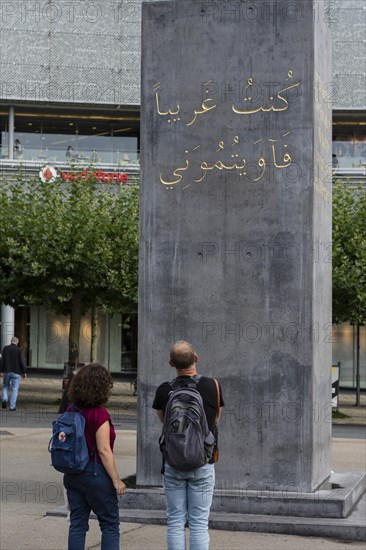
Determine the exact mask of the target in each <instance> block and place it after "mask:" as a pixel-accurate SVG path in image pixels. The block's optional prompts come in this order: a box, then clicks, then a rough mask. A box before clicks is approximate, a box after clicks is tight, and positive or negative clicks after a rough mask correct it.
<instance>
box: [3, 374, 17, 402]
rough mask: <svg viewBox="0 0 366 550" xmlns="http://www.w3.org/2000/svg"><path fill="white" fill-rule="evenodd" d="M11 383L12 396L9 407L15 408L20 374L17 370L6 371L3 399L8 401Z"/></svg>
mask: <svg viewBox="0 0 366 550" xmlns="http://www.w3.org/2000/svg"><path fill="white" fill-rule="evenodd" d="M10 384H11V397H10V403H9V409H15V407H16V404H17V399H18V391H19V384H20V374H17V373H16V372H4V377H3V393H2V399H1V400H2V401H8V392H9V386H10Z"/></svg>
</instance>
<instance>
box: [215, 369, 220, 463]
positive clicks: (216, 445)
mask: <svg viewBox="0 0 366 550" xmlns="http://www.w3.org/2000/svg"><path fill="white" fill-rule="evenodd" d="M213 381H214V382H215V386H216V393H217V412H216V422H215V446H214V452H213V461H214V462H217V461H218V460H219V426H218V421H219V417H220V388H219V383H218V381H217V379H216V378H214V379H213Z"/></svg>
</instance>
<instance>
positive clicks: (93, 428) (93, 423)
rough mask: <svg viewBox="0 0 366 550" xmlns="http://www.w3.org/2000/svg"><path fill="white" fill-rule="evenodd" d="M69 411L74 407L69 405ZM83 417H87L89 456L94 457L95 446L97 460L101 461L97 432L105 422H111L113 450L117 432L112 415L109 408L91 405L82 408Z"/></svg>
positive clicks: (86, 430) (110, 440) (86, 437)
mask: <svg viewBox="0 0 366 550" xmlns="http://www.w3.org/2000/svg"><path fill="white" fill-rule="evenodd" d="M66 410H67V411H69V410H72V407H71V406H70V405H69V406H68V407H67V409H66ZM82 414H83V417H84V418H85V439H86V443H87V445H88V449H89V456H90V458H92V452H93V449H94V448H95V450H96V453H97V462H99V463H101V460H100V458H99V454H98V451H97V444H96V438H95V434H96V433H97V431H98V429H99V428H100V427H101V426H102V424H104V422H106V421H108V422H109V427H110V429H109V442H110V446H111V449H112V451H113V446H114V440H115V439H116V432H115V429H114V426H113V424H112V421H111V417H110V414H109V412H108V411H107V409H105V408H104V407H91V408H89V409H82Z"/></svg>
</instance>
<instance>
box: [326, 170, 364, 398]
mask: <svg viewBox="0 0 366 550" xmlns="http://www.w3.org/2000/svg"><path fill="white" fill-rule="evenodd" d="M332 241H333V244H332V250H333V276H332V279H333V322H335V323H341V322H347V321H348V322H350V323H352V324H353V325H356V405H360V403H361V397H360V325H364V324H365V321H366V190H365V189H364V188H362V187H359V188H358V189H354V188H352V187H351V185H350V182H346V183H344V182H342V181H337V182H336V183H335V185H334V186H333V239H332Z"/></svg>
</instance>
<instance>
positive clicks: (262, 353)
mask: <svg viewBox="0 0 366 550" xmlns="http://www.w3.org/2000/svg"><path fill="white" fill-rule="evenodd" d="M321 7H322V2H319V1H316V2H315V1H311V0H308V1H303V0H301V1H294V2H282V1H274V2H269V3H266V2H262V1H259V0H253V1H251V2H237V1H234V0H232V1H231V0H229V1H222V0H214V1H212V2H196V1H194V0H184V1H182V0H176V1H167V2H164V1H163V2H146V3H144V5H143V42H142V64H143V72H142V75H143V76H142V126H141V166H142V172H141V250H140V282H139V293H140V295H139V326H140V329H139V365H138V371H139V390H138V400H139V420H138V422H139V425H138V464H137V483H138V485H140V486H147V487H152V486H155V485H160V483H161V478H160V466H161V457H160V453H159V449H158V443H157V441H158V436H159V432H160V429H161V427H160V424H159V422H158V420H157V418H156V415H155V414H154V412H153V411H152V409H151V405H152V401H153V396H154V392H155V389H156V387H157V385H158V384H160V383H161V382H162V381H164V380H166V379H167V378H170V377H172V375H173V373H172V372H171V371H170V369H169V366H168V364H167V357H168V353H169V347H170V345H171V344H172V342H173V341H174V340H176V339H186V340H188V341H190V342H192V343H193V345H194V346H195V348H196V350H197V353H198V355H199V358H200V360H199V364H198V368H199V371H200V372H201V373H204V374H206V375H215V376H217V377H218V378H219V379H220V381H221V384H222V387H223V391H224V396H225V401H226V407H225V409H224V412H223V415H222V422H221V428H220V462H219V463H218V464H217V470H216V476H217V486H218V487H222V488H225V489H229V490H230V489H243V490H245V489H247V488H250V489H260V490H273V491H283V490H291V491H302V492H304V491H306V492H309V491H312V490H314V489H315V488H317V487H318V486H319V485H320V484H321V483H322V482H323V481H324V480H325V479H326V478H327V477H328V476H329V475H330V472H331V465H330V442H331V410H332V409H331V349H332V346H331V338H330V337H329V335H330V333H331V328H330V327H331V263H330V261H329V257H330V254H329V252H330V243H331V103H330V97H331V94H330V88H329V84H330V82H331V60H330V38H329V35H328V29H327V26H326V23H325V21H324V14H323V12H321V11H320V8H321Z"/></svg>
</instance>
